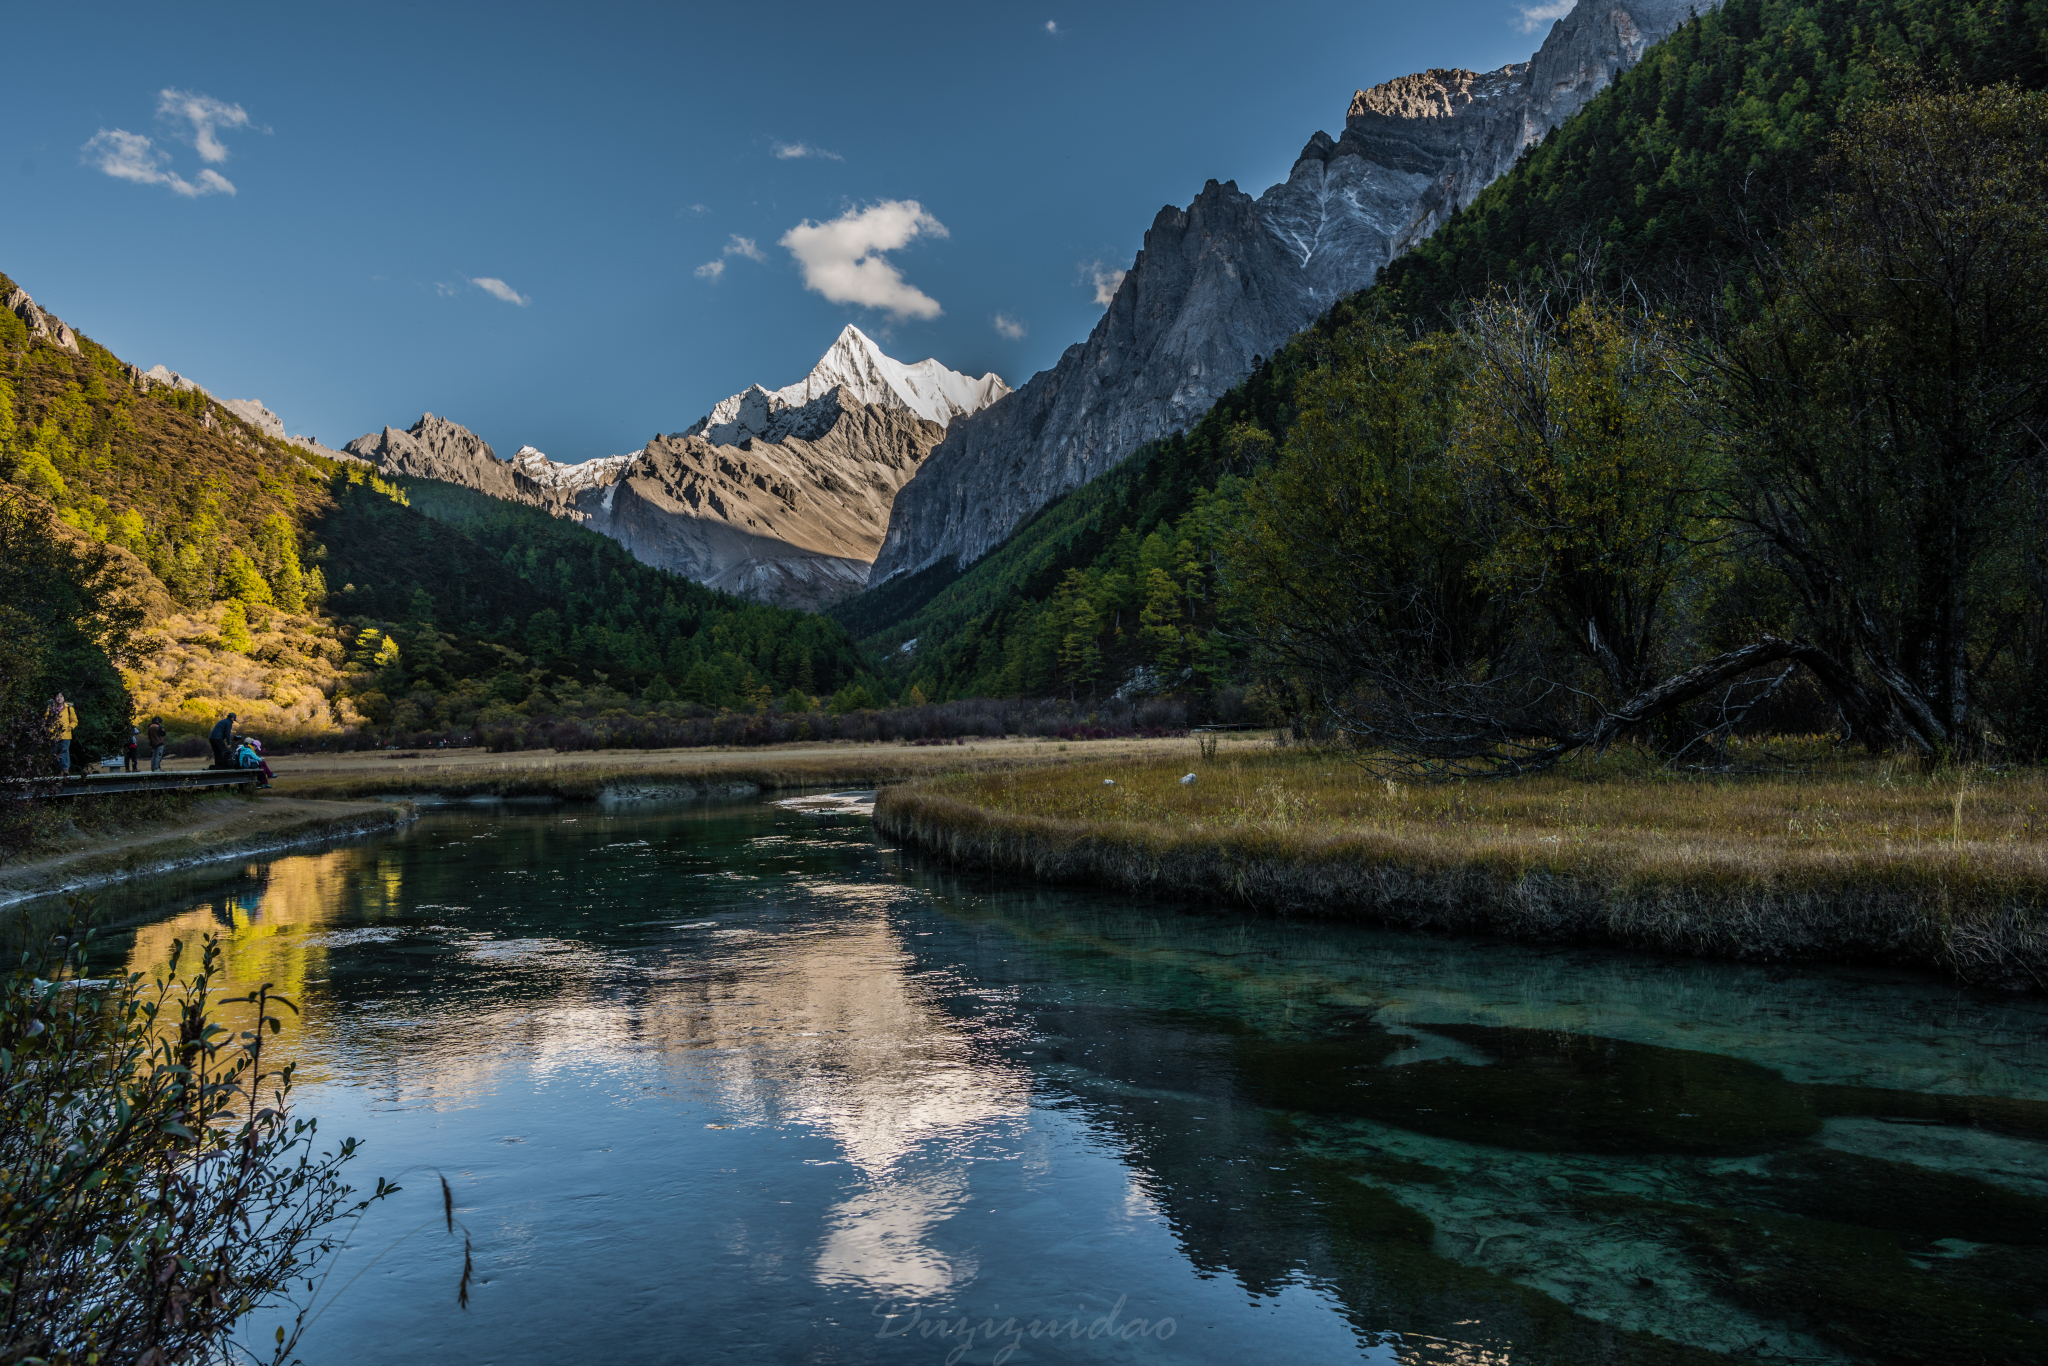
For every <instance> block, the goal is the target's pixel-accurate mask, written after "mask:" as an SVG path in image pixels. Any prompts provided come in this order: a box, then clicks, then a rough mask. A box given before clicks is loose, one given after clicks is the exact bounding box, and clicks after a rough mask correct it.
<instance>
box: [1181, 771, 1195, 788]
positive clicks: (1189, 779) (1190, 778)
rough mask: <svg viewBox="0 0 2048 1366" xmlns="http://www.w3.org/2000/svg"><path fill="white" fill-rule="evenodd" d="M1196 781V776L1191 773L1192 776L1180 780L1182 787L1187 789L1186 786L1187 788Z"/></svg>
mask: <svg viewBox="0 0 2048 1366" xmlns="http://www.w3.org/2000/svg"><path fill="white" fill-rule="evenodd" d="M1194 780H1195V775H1194V774H1192V773H1190V774H1188V776H1187V777H1185V778H1182V779H1181V780H1180V785H1181V786H1182V787H1186V786H1187V785H1188V784H1189V783H1191V782H1193V781H1194Z"/></svg>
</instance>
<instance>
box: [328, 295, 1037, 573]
mask: <svg viewBox="0 0 2048 1366" xmlns="http://www.w3.org/2000/svg"><path fill="white" fill-rule="evenodd" d="M1007 393H1009V387H1008V386H1007V385H1005V384H1004V383H1003V381H1002V380H1001V379H1000V378H998V377H997V376H995V375H993V374H990V375H984V376H982V377H981V378H980V379H978V380H977V379H971V378H969V377H968V376H966V375H962V374H959V373H957V372H955V371H952V370H949V369H947V368H946V367H944V366H943V365H940V364H939V363H938V362H937V361H935V360H925V361H920V362H918V363H917V364H915V365H905V364H903V363H902V362H899V361H896V360H894V359H892V358H891V357H889V356H888V355H886V354H884V353H883V352H882V350H881V348H880V347H878V346H877V345H876V344H875V343H874V341H873V340H872V339H870V338H869V337H867V336H866V335H865V334H864V333H862V332H861V331H860V330H859V329H858V328H855V327H851V326H849V327H847V328H846V329H845V330H843V331H842V332H841V333H840V334H839V336H838V338H837V339H836V340H835V341H834V342H833V344H832V345H831V347H830V348H828V349H827V350H826V352H825V354H824V356H823V357H822V358H821V359H820V360H819V361H818V363H817V365H816V366H814V367H812V369H811V371H810V373H809V374H808V375H806V376H805V377H804V378H803V379H802V380H799V381H798V382H797V383H795V384H792V385H788V386H785V387H784V388H781V389H776V390H770V389H767V388H765V387H763V386H761V385H758V384H757V385H754V386H752V387H750V388H748V389H746V390H744V391H742V392H741V393H738V394H734V395H732V396H731V397H730V398H727V399H724V400H722V401H721V402H719V403H718V404H717V405H715V406H714V407H713V408H712V410H711V412H710V413H707V414H706V415H705V416H704V417H702V418H700V419H698V421H697V422H695V423H694V424H692V425H691V426H690V427H689V428H688V429H687V430H685V431H683V432H680V433H675V434H671V435H662V434H661V433H656V434H655V436H654V438H653V440H651V441H649V442H648V443H647V444H646V445H645V446H643V447H641V448H640V449H639V450H637V451H633V452H630V453H628V454H625V455H612V456H605V457H602V458H600V459H596V460H589V461H585V462H583V463H582V464H575V465H571V464H564V463H561V462H558V461H554V460H550V459H549V458H548V457H547V455H546V454H545V453H543V452H541V451H539V450H536V449H535V448H533V447H531V446H522V447H521V448H520V449H519V451H518V453H517V454H516V455H514V456H513V457H512V459H511V460H509V461H508V460H504V459H501V458H500V457H499V456H498V454H497V452H496V451H494V450H493V449H492V448H491V446H490V444H489V443H488V442H486V441H484V440H483V439H482V438H481V437H479V436H477V435H476V434H475V433H474V432H471V431H470V430H469V429H468V428H466V427H463V426H461V425H460V424H457V423H454V422H450V421H448V420H447V419H446V418H441V417H436V416H435V415H434V414H432V413H427V414H424V415H423V416H422V417H421V418H420V420H419V421H418V422H416V423H414V424H413V425H412V427H411V428H409V429H406V430H402V431H401V430H399V429H397V428H394V427H386V428H384V429H383V430H382V431H381V432H371V433H368V434H366V435H364V436H361V437H358V438H357V439H356V440H354V441H351V442H350V443H348V445H347V447H345V450H346V451H347V452H348V453H349V454H350V455H352V456H355V457H358V458H361V459H364V460H368V461H370V462H371V463H372V464H374V465H376V466H377V467H378V469H380V470H381V471H383V472H384V473H386V474H391V475H400V476H406V477H410V478H419V479H438V480H442V481H444V482H447V483H451V484H458V485H461V486H462V487H464V488H470V489H475V490H476V491H478V492H480V493H485V494H489V495H490V496H492V497H494V498H503V499H507V500H509V501H512V502H518V503H525V504H528V505H529V506H533V507H539V508H544V509H546V510H547V511H549V512H551V513H553V514H554V515H556V516H558V517H566V518H571V519H574V520H576V521H579V522H582V523H583V524H584V525H586V526H588V527H589V528H590V529H591V530H593V531H597V532H599V533H601V534H603V535H606V536H609V537H611V538H612V539H614V540H616V541H618V542H619V543H620V544H621V545H623V546H625V547H626V548H627V549H628V550H630V551H632V553H633V554H634V555H635V556H636V557H637V558H639V559H640V560H642V561H643V562H645V563H647V564H651V565H654V566H656V567H658V568H662V569H668V570H672V571H674V572H675V573H678V574H682V575H684V576H685V577H688V578H691V579H695V580H697V581H698V582H700V583H705V584H709V585H710V586H712V587H714V588H720V589H724V590H727V591H729V592H734V593H738V594H740V595H742V596H745V597H750V598H754V599H756V600H759V601H763V602H771V603H776V604H780V605H785V606H798V607H811V608H815V607H822V606H824V605H826V604H828V603H830V602H833V601H836V600H837V599H839V598H842V597H845V596H847V595H848V594H850V593H854V592H858V591H859V590H860V588H861V587H862V586H863V585H864V584H865V583H866V582H867V577H868V569H869V566H870V564H871V563H872V561H873V560H874V557H875V552H876V551H877V550H879V549H880V548H881V544H882V537H883V533H884V531H885V530H886V528H887V526H888V519H889V508H890V506H891V503H892V502H893V500H894V498H895V496H896V492H897V490H898V489H900V488H901V487H902V486H903V485H904V483H906V482H907V481H908V480H909V479H910V477H911V476H912V475H913V474H915V473H916V471H917V468H918V466H919V465H920V464H922V463H923V461H924V459H925V457H926V456H927V455H928V454H930V452H931V450H932V449H933V447H935V446H937V445H938V443H939V442H940V440H942V439H943V438H944V436H945V431H946V425H947V424H948V423H950V422H952V421H955V420H957V419H959V418H960V417H962V416H965V415H967V414H971V413H973V412H977V411H979V410H980V409H981V408H983V407H985V406H986V405H987V404H988V403H990V402H993V401H994V400H995V399H997V398H1000V397H1001V396H1003V395H1005V394H1007Z"/></svg>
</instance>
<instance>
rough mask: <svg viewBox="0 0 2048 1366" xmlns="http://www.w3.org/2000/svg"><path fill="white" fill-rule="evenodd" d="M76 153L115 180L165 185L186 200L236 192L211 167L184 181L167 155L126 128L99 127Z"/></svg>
mask: <svg viewBox="0 0 2048 1366" xmlns="http://www.w3.org/2000/svg"><path fill="white" fill-rule="evenodd" d="M78 151H79V157H80V159H82V160H83V161H84V162H85V164H86V165H88V166H96V167H98V168H99V169H100V170H101V171H103V172H105V173H106V174H107V175H110V176H112V177H114V179H116V180H131V181H133V182H135V183H136V184H137V185H167V186H169V187H170V189H171V191H172V193H174V194H181V195H183V196H185V198H187V199H197V198H198V197H199V196H201V195H207V194H225V195H232V194H234V192H235V187H234V185H233V184H231V183H230V182H229V180H228V178H227V177H226V176H224V175H222V174H221V173H220V172H219V171H216V170H213V169H212V168H210V167H209V168H208V169H206V170H203V171H201V172H200V173H199V178H198V179H197V180H187V179H185V177H183V176H181V175H179V174H178V173H177V172H176V171H173V170H172V169H171V168H170V167H169V166H168V165H166V164H165V163H167V162H168V161H170V159H171V154H170V153H169V152H159V151H157V150H156V144H154V143H153V142H151V141H150V140H149V139H148V138H146V137H144V136H142V134H140V133H131V132H129V131H128V130H127V129H125V128H102V129H100V130H99V132H97V133H95V134H93V135H92V139H91V141H89V142H87V143H86V144H85V146H83V147H81V148H79V149H78Z"/></svg>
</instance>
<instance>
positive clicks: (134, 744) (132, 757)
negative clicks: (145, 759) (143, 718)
mask: <svg viewBox="0 0 2048 1366" xmlns="http://www.w3.org/2000/svg"><path fill="white" fill-rule="evenodd" d="M141 755H142V727H140V726H138V725H136V724H135V723H134V722H133V721H130V722H129V723H128V751H127V753H125V754H123V755H122V756H121V771H122V772H123V773H135V772H139V771H140V770H141V768H142V762H141Z"/></svg>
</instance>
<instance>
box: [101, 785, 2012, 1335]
mask: <svg viewBox="0 0 2048 1366" xmlns="http://www.w3.org/2000/svg"><path fill="white" fill-rule="evenodd" d="M144 896H147V897H149V898H151V901H150V903H149V904H151V905H153V906H157V907H164V908H165V910H164V913H163V914H161V915H158V916H156V917H155V918H153V919H152V920H151V921H150V923H148V924H145V925H144V926H143V927H142V928H140V929H138V930H136V931H134V932H133V933H132V935H128V936H124V937H122V938H121V939H120V940H119V942H118V945H117V947H118V949H119V951H120V952H121V953H122V954H124V955H125V956H126V957H127V959H128V960H129V964H130V966H132V967H135V968H138V969H142V970H147V969H148V968H150V967H151V966H154V965H155V964H156V963H159V962H161V961H162V959H163V956H164V954H165V953H166V952H167V950H168V945H169V943H170V941H171V940H172V939H173V938H175V937H179V936H183V937H186V938H191V937H193V936H195V935H196V934H198V933H200V932H203V931H204V930H205V929H206V928H209V927H210V928H213V929H217V930H219V931H220V932H221V933H223V934H224V935H226V936H227V937H228V940H229V945H230V957H229V963H230V968H231V970H232V971H233V972H234V974H235V975H236V976H237V977H238V978H239V979H241V980H244V981H247V982H250V983H253V982H256V981H261V980H269V981H274V982H277V983H279V984H280V985H281V986H283V987H284V988H285V989H287V990H288V991H291V992H295V993H297V994H298V996H299V997H300V998H301V1000H302V1003H303V1005H304V1006H305V1011H306V1014H305V1020H304V1024H303V1027H302V1028H301V1029H300V1030H299V1031H298V1033H297V1034H296V1036H295V1037H296V1046H297V1048H298V1049H299V1050H300V1054H299V1055H300V1057H301V1058H302V1067H303V1089H302V1092H301V1098H300V1103H301V1106H302V1108H303V1110H304V1111H305V1112H307V1113H314V1114H318V1115H320V1116H321V1117H322V1120H323V1130H324V1131H327V1132H332V1133H337V1134H340V1133H346V1134H352V1135H355V1136H357V1137H359V1138H362V1139H364V1140H365V1148H364V1152H363V1156H362V1158H361V1159H360V1166H359V1169H358V1170H359V1172H360V1174H361V1177H362V1179H363V1181H364V1182H365V1183H367V1182H368V1180H369V1179H370V1178H372V1177H374V1176H376V1175H380V1174H381V1175H388V1176H395V1177H397V1178H398V1179H399V1180H400V1181H401V1182H402V1183H403V1184H404V1185H405V1186H406V1190H405V1192H404V1193H403V1194H401V1195H400V1196H398V1197H396V1198H395V1199H394V1200H393V1201H391V1202H389V1203H388V1204H387V1205H385V1206H383V1207H380V1208H379V1209H378V1210H376V1211H375V1212H374V1213H373V1214H372V1215H371V1216H370V1217H369V1218H368V1219H367V1220H365V1222H364V1224H363V1225H362V1227H361V1228H360V1229H359V1230H358V1231H357V1232H356V1234H355V1236H354V1240H353V1242H352V1245H351V1247H350V1248H349V1249H348V1250H347V1251H346V1252H345V1253H343V1254H342V1255H341V1256H340V1257H339V1258H338V1259H337V1261H336V1264H335V1270H334V1273H333V1275H332V1276H331V1278H330V1279H329V1280H328V1281H327V1282H326V1283H325V1286H324V1288H323V1292H322V1302H323V1303H324V1304H325V1305H326V1306H327V1307H326V1308H324V1310H323V1311H322V1313H321V1316H320V1317H319V1319H318V1320H317V1322H316V1323H315V1325H314V1327H313V1329H312V1331H311V1332H310V1333H309V1335H308V1337H307V1339H306V1342H305V1351H304V1356H305V1359H306V1360H307V1361H308V1362H311V1363H315V1364H316V1366H326V1364H327V1363H336V1364H338V1363H345V1362H357V1361H367V1360H428V1361H437V1362H441V1361H446V1362H478V1363H484V1362H490V1363H508V1364H510V1363H540V1362H549V1363H553V1362H561V1361H570V1360H592V1361H606V1362H668V1361H674V1362H685V1361H687V1362H693V1363H694V1362H741V1361H745V1362H820V1363H823V1362H834V1363H838V1362H849V1363H850V1362H889V1363H897V1362H906V1363H910V1362H933V1363H937V1362H945V1361H954V1362H996V1361H1016V1362H1227V1363H1233V1364H1234V1366H1235V1364H1239V1363H1247V1362H1268V1361H1282V1362H1290V1363H1314V1362H1359V1361H1369V1362H1392V1361H1411V1362H1469V1363H1478V1362H1564V1363H1581V1362H1610V1361H1611V1362H1638V1361H1654V1362H1689V1361H1710V1360H1720V1359H1724V1358H1728V1357H1733V1358H1736V1359H1752V1360H1773V1361H1786V1360H1801V1361H1951V1360H1952V1361H1958V1362H1962V1361H1970V1362H1991V1361H1998V1362H2003V1361H2011V1362H2029V1361H2042V1360H2048V1248H2044V1244H2048V1008H2044V1006H2043V1004H2042V1003H2041V1002H2040V1001H2038V1000H2026V999H2002V998H1994V997H1986V996H1980V995H1972V994H1970V993H1966V992H1961V991H1957V990H1954V989H1951V988H1949V987H1946V986H1943V985H1941V984H1939V983H1935V982H1931V981H1928V980H1925V979H1920V978H1912V977H1907V976H1902V975H1892V974H1884V973H1873V972H1857V971H1825V970H1806V969H1799V970H1770V969H1761V968H1753V967H1740V966H1730V965H1724V964H1703V963H1689V962H1682V961H1669V960H1661V959H1653V958H1641V957H1632V956H1627V955H1617V954H1612V953H1605V952H1597V953H1596V952H1590V951H1579V950H1569V949H1552V948H1531V947H1528V946H1515V945H1500V944H1487V943H1477V942H1465V941H1454V940H1440V939H1423V938H1418V937H1414V936H1408V935H1399V934H1390V933H1385V932H1379V931H1374V930H1369V929H1362V928H1356V927H1346V926H1338V925H1331V924H1329V923H1325V922H1308V921H1286V920H1273V919H1260V918H1253V917H1247V916H1243V915H1240V914H1236V913H1229V912H1223V911H1217V910H1211V909H1203V908H1199V907H1185V906H1176V905H1166V904H1158V903H1150V902H1132V901H1130V900H1128V899H1125V898H1121V897H1116V896H1109V895H1102V894H1096V893H1091V892H1089V891H1086V890H1076V889H1048V888H1043V887H1037V886H1033V885H1029V884H1023V883H1018V882H1014V881H1007V880H994V881H992V880H989V879H987V878H962V877H956V876H954V875H951V874H948V873H946V872H944V871H942V870H937V869H934V868H931V867H928V866H925V865H922V864H920V863H919V862H918V861H916V860H914V859H912V858H909V857H906V856H905V855H903V854H901V853H899V852H897V851H894V850H891V849H889V848H887V847H886V846H884V845H882V844H879V843H878V842H877V840H876V839H875V837H874V836H873V834H872V833H871V831H870V830H869V828H868V826H867V823H866V820H865V818H864V817H863V816H862V815H860V814H859V808H858V803H857V802H844V801H842V802H832V801H825V802H819V803H812V804H808V805H805V806H799V807H791V806H788V805H777V804H774V803H770V802H765V801H748V802H742V803H735V804H729V805H722V806H711V807H706V806H697V807H682V806H677V807H666V808H659V807H643V808H619V809H614V810H609V811H607V810H602V809H599V808H595V807H588V808H570V807H559V808H546V809H536V808H527V809H519V808H500V809H495V810H492V809H479V810H457V809H444V810H442V811H439V812H436V813H434V814H430V815H429V816H428V817H427V818H425V819H424V820H422V821H421V822H420V823H419V825H418V826H417V827H415V828H414V829H413V830H412V831H410V832H409V833H407V834H405V835H402V836H397V837H393V838H390V839H386V840H381V841H376V842H371V843H363V844H357V845H352V846H349V847H345V848H340V849H335V850H329V851H325V852H316V853H309V854H303V855H293V856H290V857H280V858H278V859H275V860H273V861H271V862H268V863H262V864H257V865H253V866H252V867H250V868H249V869H247V870H245V871H243V872H242V873H240V874H239V875H236V876H233V877H230V878H227V879H221V878H210V879H208V880H205V881H202V882H194V883H189V884H184V885H181V886H173V887H165V886H157V887H153V888H149V889H136V890H131V891H128V892H125V893H122V894H121V895H119V896H114V897H109V898H106V899H105V901H106V906H105V909H107V910H108V911H109V912H111V913H113V914H117V915H118V914H132V913H134V911H135V909H136V907H137V906H138V905H140V904H142V903H141V901H140V900H139V898H141V897H144ZM436 1174H442V1175H445V1176H446V1177H447V1179H448V1180H449V1182H450V1183H451V1185H452V1186H453V1188H454V1191H455V1195H456V1199H457V1202H458V1216H459V1218H460V1219H461V1220H462V1221H463V1222H464V1224H465V1225H466V1226H467V1227H468V1229H469V1230H470V1232H471V1234H472V1235H473V1239H474V1245H475V1255H476V1266H477V1274H478V1278H479V1281H478V1284H477V1285H476V1287H475V1289H474V1291H473V1296H472V1300H471V1305H470V1308H469V1309H468V1310H467V1311H466V1312H463V1311H459V1310H458V1309H457V1308H456V1306H455V1303H454V1290H455V1281H456V1275H457V1271H458V1268H459V1265H460V1251H461V1250H460V1245H459V1239H456V1240H451V1239H450V1238H449V1236H448V1235H447V1234H446V1233H445V1232H444V1231H443V1229H442V1227H441V1223H440V1213H439V1190H438V1185H437V1184H436ZM270 1327H271V1321H270V1320H262V1321H259V1322H258V1323H257V1324H256V1325H255V1326H254V1328H253V1329H252V1336H253V1337H254V1338H257V1339H267V1338H268V1336H269V1332H270Z"/></svg>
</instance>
